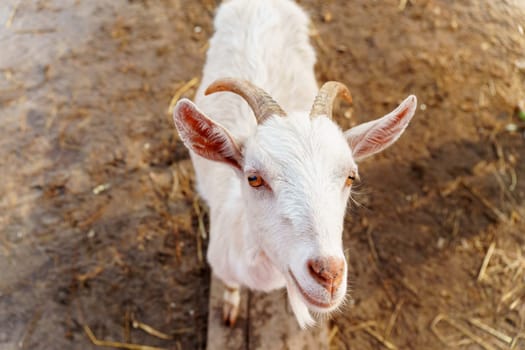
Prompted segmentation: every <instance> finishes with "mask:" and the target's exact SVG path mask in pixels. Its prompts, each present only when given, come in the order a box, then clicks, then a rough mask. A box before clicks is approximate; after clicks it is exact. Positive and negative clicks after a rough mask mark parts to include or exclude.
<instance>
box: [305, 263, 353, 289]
mask: <svg viewBox="0 0 525 350" xmlns="http://www.w3.org/2000/svg"><path fill="white" fill-rule="evenodd" d="M307 265H308V272H309V273H310V275H311V276H312V278H313V279H315V280H316V281H317V282H318V283H319V284H320V285H321V286H323V287H324V288H325V289H326V290H327V291H328V292H329V293H330V294H333V292H334V290H336V289H337V288H338V287H339V285H340V284H341V281H342V278H343V272H344V266H345V262H344V259H338V258H335V257H328V258H316V259H310V260H308V262H307Z"/></svg>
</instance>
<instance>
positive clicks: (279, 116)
mask: <svg viewBox="0 0 525 350" xmlns="http://www.w3.org/2000/svg"><path fill="white" fill-rule="evenodd" d="M214 23H215V34H214V35H213V37H212V38H211V40H210V47H209V50H208V54H207V58H206V64H205V67H204V73H203V78H202V84H201V86H200V88H199V89H198V91H197V95H196V98H195V103H196V105H194V104H193V103H192V102H190V101H188V100H186V99H183V100H181V101H179V103H178V104H177V106H176V107H175V110H174V121H175V125H176V127H177V129H178V131H179V134H180V135H181V139H182V140H183V141H184V143H185V144H186V146H187V147H188V148H189V149H190V150H191V151H192V152H190V153H191V156H192V161H193V164H194V167H195V171H196V176H197V186H198V192H199V194H200V195H201V196H202V197H203V198H204V199H205V200H206V202H207V203H208V205H209V208H210V231H211V232H210V242H209V246H208V255H207V258H208V261H209V263H210V265H211V267H212V270H213V273H214V274H215V275H216V276H218V277H219V278H220V279H221V280H222V281H223V282H224V284H225V285H226V289H225V294H224V301H225V307H224V316H225V320H226V321H227V322H230V323H233V322H235V319H236V317H237V307H238V303H239V291H238V289H239V288H240V287H241V286H246V287H248V288H250V289H254V290H261V291H270V290H274V289H278V288H282V287H285V286H286V288H287V290H288V295H289V301H290V304H291V306H292V309H293V311H294V313H295V315H296V317H297V320H298V322H299V324H300V325H301V326H303V327H304V326H306V325H309V324H312V323H313V319H312V317H311V316H310V312H309V311H314V312H321V313H323V312H331V311H333V310H334V309H336V308H337V307H338V306H340V305H341V303H342V300H343V299H344V297H345V294H346V277H347V268H346V261H345V259H344V255H343V249H342V229H343V218H344V214H345V210H346V203H347V201H348V198H349V196H350V188H351V182H352V180H353V179H355V178H356V177H357V176H358V174H357V164H356V161H357V160H360V159H363V158H365V157H367V156H369V155H371V154H374V153H376V152H378V151H381V150H382V149H384V148H386V147H387V146H389V145H391V144H392V143H393V142H394V141H395V140H396V139H397V138H398V137H399V136H400V135H401V133H402V132H403V131H404V129H405V128H406V126H407V125H408V122H409V121H410V119H411V118H412V115H413V114H414V111H415V107H416V99H415V97H413V96H411V97H409V98H407V99H406V100H405V101H404V102H403V103H402V104H401V105H400V106H399V107H398V108H397V109H396V110H395V111H393V112H391V113H390V114H388V115H386V116H385V117H383V118H381V119H378V120H375V121H372V122H368V123H364V124H361V125H359V126H358V127H356V128H353V129H350V130H348V131H346V132H343V131H342V130H341V129H340V128H339V127H338V126H337V125H336V124H335V123H334V122H333V121H332V120H331V105H330V106H329V107H327V106H325V100H327V101H328V102H331V100H333V98H334V97H335V95H341V94H342V95H344V96H346V97H347V99H350V95H349V93H348V91H347V90H346V88H345V87H343V86H342V85H341V84H339V83H335V85H334V83H332V85H330V86H327V87H326V88H325V87H323V89H321V92H319V95H318V91H319V90H318V87H317V83H316V80H315V75H314V64H315V53H314V50H313V48H312V46H311V45H310V43H309V37H308V26H309V19H308V16H307V15H306V14H305V12H304V11H303V10H302V9H301V8H300V7H299V6H298V5H296V4H295V3H294V2H292V1H288V0H251V1H248V0H231V1H228V2H225V3H223V4H222V5H221V6H220V7H219V9H218V11H217V14H216V18H215V22H214ZM225 77H230V78H233V79H229V80H228V79H226V80H225V79H224V78H225ZM216 82H219V83H218V84H217V83H216ZM221 82H222V83H221ZM239 82H243V83H239ZM214 84H215V85H214ZM221 84H222V85H221ZM329 84H330V83H329ZM337 84H338V85H337ZM210 85H211V86H213V87H210V88H208V93H210V92H218V91H232V92H234V93H235V94H227V93H221V94H213V95H210V96H206V94H205V92H206V91H205V90H206V88H207V87H208V86H210ZM224 86H226V88H224ZM232 86H233V87H232ZM257 87H258V88H257ZM243 89H247V90H250V89H251V90H250V91H252V90H253V91H252V92H253V96H252V100H251V102H250V96H251V95H250V96H248V97H246V95H247V93H244V95H243V93H242V91H241V92H239V91H240V90H243ZM258 89H259V90H258ZM263 90H264V91H263ZM254 91H255V92H254ZM334 91H335V92H334ZM265 92H266V93H267V94H268V95H269V96H271V97H272V98H273V99H274V100H275V102H276V104H278V105H279V106H280V107H282V110H284V111H287V112H288V113H287V114H286V115H285V113H284V112H282V110H281V109H279V111H281V112H282V113H280V112H275V110H274V112H275V113H269V115H270V117H268V118H264V119H265V120H264V121H262V118H260V115H259V114H260V113H259V112H257V111H256V108H255V110H254V106H256V107H257V104H258V103H263V104H264V103H267V102H268V100H270V98H269V96H267V95H265ZM248 95H249V94H248ZM241 96H242V97H241ZM261 96H262V97H261ZM316 96H318V97H317V99H316ZM243 98H244V99H243ZM314 99H316V104H318V105H319V106H320V111H321V112H320V113H314V112H312V113H311V114H309V112H310V106H311V103H312V101H314ZM245 100H247V101H248V104H247V103H246V101H245ZM261 101H262V102H261ZM271 102H272V103H274V101H271ZM319 106H318V107H319ZM251 107H252V108H251ZM315 110H316V107H315V105H314V108H313V111H315ZM323 111H325V112H323ZM257 120H259V122H257Z"/></svg>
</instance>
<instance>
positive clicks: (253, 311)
mask: <svg viewBox="0 0 525 350" xmlns="http://www.w3.org/2000/svg"><path fill="white" fill-rule="evenodd" d="M223 288H224V287H223V284H222V283H221V282H220V281H219V280H218V279H216V278H215V277H212V282H211V290H210V306H209V317H208V341H207V344H208V345H207V349H208V350H223V349H233V350H240V349H242V350H245V349H250V350H252V349H254V350H255V349H275V350H279V349H312V350H313V349H315V350H318V349H321V350H322V349H328V329H327V325H326V323H319V324H318V326H316V327H314V328H311V329H308V330H301V329H300V328H299V325H298V324H297V321H296V320H295V317H294V315H293V312H292V310H291V308H290V306H289V303H288V301H287V295H286V292H285V291H284V290H279V291H276V292H272V293H255V292H249V291H247V290H246V289H243V290H242V292H241V305H240V310H239V318H238V320H237V324H236V325H235V327H233V328H229V327H226V326H225V325H224V324H223V323H222V294H223Z"/></svg>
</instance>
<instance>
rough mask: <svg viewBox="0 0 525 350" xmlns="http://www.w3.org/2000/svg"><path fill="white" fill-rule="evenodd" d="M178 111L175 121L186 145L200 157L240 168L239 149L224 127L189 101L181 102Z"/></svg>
mask: <svg viewBox="0 0 525 350" xmlns="http://www.w3.org/2000/svg"><path fill="white" fill-rule="evenodd" d="M178 111H179V115H180V117H181V118H180V120H179V121H177V120H175V122H176V123H177V127H178V129H179V130H180V134H181V137H182V138H183V141H184V143H185V144H186V145H188V146H189V147H190V148H191V149H192V150H193V151H194V152H195V153H197V154H198V155H200V156H201V157H204V158H207V159H210V160H216V161H222V162H226V163H228V164H230V165H232V166H234V167H236V168H238V169H240V168H241V166H240V164H239V161H240V151H239V149H238V147H237V145H236V144H235V142H234V141H233V139H232V138H231V136H230V135H229V134H228V132H227V131H226V130H225V129H224V128H222V127H221V126H220V125H218V124H216V123H214V122H213V121H212V120H211V119H209V118H207V117H206V116H205V115H203V114H202V113H201V112H200V111H198V110H197V109H196V108H195V107H194V106H193V105H192V104H190V103H183V104H181V106H179V109H178Z"/></svg>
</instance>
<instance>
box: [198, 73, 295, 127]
mask: <svg viewBox="0 0 525 350" xmlns="http://www.w3.org/2000/svg"><path fill="white" fill-rule="evenodd" d="M220 91H230V92H233V93H235V94H237V95H239V96H241V97H242V98H244V99H245V100H246V102H248V104H249V105H250V107H251V108H252V110H253V113H254V114H255V118H256V119H257V123H258V124H262V123H263V122H264V121H265V120H266V119H268V118H269V117H270V116H272V115H274V114H277V115H278V116H281V117H284V116H285V115H286V113H285V112H284V111H283V110H282V108H281V107H280V106H279V105H278V104H277V102H275V101H274V100H273V98H272V97H271V96H270V95H269V94H268V93H267V92H266V91H264V90H263V89H261V88H259V87H257V86H255V85H253V84H252V83H250V82H249V81H247V80H243V79H237V78H223V79H218V80H216V81H215V82H213V83H212V84H211V85H210V86H208V88H207V89H206V91H205V92H204V94H205V95H209V94H213V93H215V92H220Z"/></svg>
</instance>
